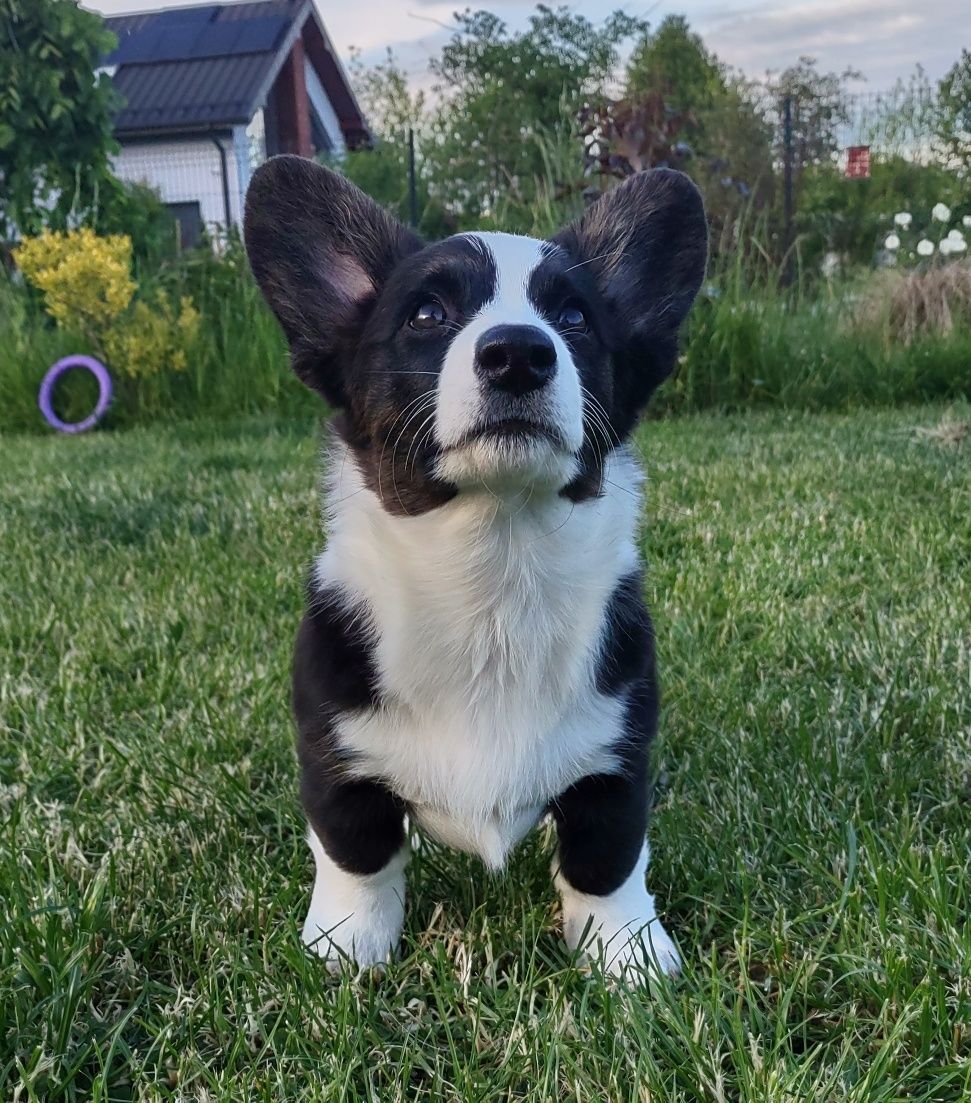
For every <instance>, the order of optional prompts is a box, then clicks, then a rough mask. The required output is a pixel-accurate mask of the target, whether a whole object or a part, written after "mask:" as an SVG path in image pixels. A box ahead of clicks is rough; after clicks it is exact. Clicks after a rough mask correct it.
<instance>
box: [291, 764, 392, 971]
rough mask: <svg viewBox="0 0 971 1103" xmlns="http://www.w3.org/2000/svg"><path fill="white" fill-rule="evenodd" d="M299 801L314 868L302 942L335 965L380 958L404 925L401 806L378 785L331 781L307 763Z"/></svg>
mask: <svg viewBox="0 0 971 1103" xmlns="http://www.w3.org/2000/svg"><path fill="white" fill-rule="evenodd" d="M301 796H302V799H303V804H304V808H305V810H306V812H307V819H308V822H309V825H310V830H309V832H308V841H309V843H310V849H311V850H312V851H313V855H314V861H315V862H316V866H317V876H316V879H315V881H314V889H313V893H312V895H311V898H310V908H309V910H308V912H307V918H306V921H305V923H304V928H303V940H304V942H305V943H306V944H307V945H308V946H310V947H311V948H312V949H314V950H315V952H316V953H318V954H320V956H321V957H324V958H326V959H327V960H328V962H330V963H332V964H333V965H335V966H336V965H338V964H339V962H340V960H341V959H342V957H343V956H346V957H349V958H351V959H352V960H353V961H355V962H356V963H357V964H358V965H374V964H376V963H378V962H382V961H386V960H387V959H388V957H389V955H390V953H391V952H392V951H393V949H394V948H395V946H396V945H397V943H398V938H399V936H400V934H401V925H402V923H403V921H404V907H405V873H404V871H405V864H406V862H407V856H408V848H407V846H406V845H405V829H404V808H403V807H402V805H401V804H400V802H399V801H398V800H397V799H396V798H395V797H394V796H393V795H392V794H391V793H390V792H388V790H387V789H385V788H384V787H383V786H382V785H380V784H378V783H376V782H373V781H356V780H348V781H345V782H339V781H336V782H335V781H334V780H332V779H330V778H328V777H327V776H326V772H325V771H321V769H320V767H319V766H318V765H317V764H315V763H313V762H306V763H305V764H304V768H303V778H302V782H301Z"/></svg>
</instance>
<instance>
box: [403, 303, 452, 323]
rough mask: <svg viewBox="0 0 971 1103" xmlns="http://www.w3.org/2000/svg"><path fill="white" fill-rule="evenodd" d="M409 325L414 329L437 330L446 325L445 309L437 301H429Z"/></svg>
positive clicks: (420, 308) (413, 315) (416, 312)
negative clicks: (438, 327)
mask: <svg viewBox="0 0 971 1103" xmlns="http://www.w3.org/2000/svg"><path fill="white" fill-rule="evenodd" d="M409 325H410V326H411V328H412V329H435V328H436V327H437V326H443V325H445V307H444V306H442V304H441V303H440V302H438V301H437V300H436V299H429V300H428V301H427V302H424V303H422V304H421V306H420V307H419V308H418V309H417V310H416V311H415V313H414V314H412V316H411V321H410V322H409Z"/></svg>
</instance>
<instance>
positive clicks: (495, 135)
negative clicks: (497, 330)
mask: <svg viewBox="0 0 971 1103" xmlns="http://www.w3.org/2000/svg"><path fill="white" fill-rule="evenodd" d="M642 30H643V24H642V23H641V22H639V21H638V20H635V19H632V18H630V17H629V16H626V15H624V14H623V13H621V12H615V13H614V14H613V15H611V16H609V17H608V18H607V19H606V20H605V21H604V22H603V23H602V24H601V25H600V26H595V25H594V24H592V23H591V22H590V21H589V20H588V19H585V18H584V17H583V16H580V15H576V14H575V13H573V12H571V11H570V10H569V9H568V8H562V7H561V8H556V9H553V8H549V7H546V6H544V5H539V6H537V8H536V10H535V12H534V13H533V15H532V16H531V17H530V19H529V24H528V26H527V28H526V29H525V30H523V31H521V32H513V31H510V30H509V28H508V27H507V26H506V24H505V23H503V22H502V20H501V19H499V18H498V17H497V16H495V15H493V14H491V13H490V12H485V11H476V12H471V11H467V12H465V13H463V14H461V15H458V16H456V26H455V30H454V32H453V34H452V37H451V39H450V40H449V41H448V42H447V43H446V44H445V46H444V47H443V48H442V52H441V54H440V56H439V57H438V58H436V59H435V60H434V61H433V62H432V71H433V73H434V74H435V76H436V77H437V78H438V86H437V89H436V91H437V92H438V94H439V95H440V96H441V98H442V103H441V107H440V109H439V111H438V112H437V114H436V119H435V125H434V127H433V131H432V134H431V135H430V140H428V141H426V143H425V147H426V148H425V153H426V157H427V158H428V159H429V161H432V162H433V163H434V164H433V171H434V176H435V180H436V187H437V189H438V190H439V192H440V195H441V198H442V199H443V200H444V201H445V203H446V205H447V206H448V207H449V208H450V209H451V210H452V211H454V212H455V213H456V215H457V216H458V218H459V220H460V223H461V224H462V225H474V224H476V223H481V222H482V221H483V219H484V220H486V221H489V220H496V219H499V218H501V220H502V222H503V223H504V224H505V225H506V226H507V227H509V228H515V229H521V228H528V227H530V226H532V225H534V224H535V222H536V217H537V214H536V208H537V207H538V206H539V207H541V206H543V204H545V203H546V202H548V201H550V200H551V199H552V198H555V193H556V191H557V188H558V186H559V185H560V184H565V183H566V182H567V181H566V180H558V179H557V178H558V177H561V176H564V177H569V176H578V175H579V174H580V171H581V169H582V165H581V156H582V149H581V148H580V146H579V143H573V144H572V149H570V150H567V146H566V144H565V142H564V130H566V131H569V130H571V129H573V128H574V125H575V119H576V116H577V113H578V112H579V110H580V108H581V107H582V106H583V104H584V103H585V102H587V101H588V100H589V99H591V98H596V97H598V96H602V95H603V94H604V92H605V90H606V88H607V85H608V83H609V81H610V80H611V77H612V75H613V73H614V72H615V69H616V66H617V63H618V56H619V47H620V45H621V43H623V42H624V41H625V40H626V39H628V38H630V37H631V36H632V35H634V34H635V33H637V32H639V31H642ZM569 183H570V184H571V185H572V180H570V181H569Z"/></svg>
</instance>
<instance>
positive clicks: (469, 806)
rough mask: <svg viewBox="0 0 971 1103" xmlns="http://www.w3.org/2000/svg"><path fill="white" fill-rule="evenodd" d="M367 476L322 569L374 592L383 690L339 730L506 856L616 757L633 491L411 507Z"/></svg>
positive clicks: (434, 823) (450, 836) (453, 826)
mask: <svg viewBox="0 0 971 1103" xmlns="http://www.w3.org/2000/svg"><path fill="white" fill-rule="evenodd" d="M353 490H354V488H353V487H351V488H349V487H348V486H346V485H344V486H342V487H341V488H340V494H341V495H342V496H343V498H344V500H345V503H346V505H345V507H344V508H343V509H342V511H341V514H340V516H339V524H336V525H335V527H334V529H333V530H332V534H331V540H330V543H329V544H328V547H327V550H326V551H325V552H324V554H323V555H322V556H321V558H320V560H319V561H318V565H317V576H318V579H319V580H320V582H321V583H322V584H325V585H326V584H331V585H333V584H335V583H336V584H338V585H340V586H342V587H344V588H346V590H347V591H348V592H349V593H350V594H352V595H353V596H354V597H355V598H358V599H363V601H364V602H366V606H367V608H368V609H369V611H370V614H371V619H372V621H373V628H374V634H375V639H376V645H375V671H376V675H377V680H378V684H379V695H380V698H381V701H382V704H381V706H380V707H379V708H376V709H372V710H367V711H365V712H361V713H356V714H352V715H347V716H344V717H341V718H340V719H339V721H338V724H337V734H338V738H339V741H340V743H341V745H342V746H343V747H344V748H345V749H346V750H347V751H349V752H351V757H350V761H351V763H352V766H351V769H353V770H354V772H356V773H359V774H360V775H361V776H366V777H376V778H380V779H382V780H383V781H385V782H386V783H387V784H388V785H389V786H390V787H391V788H392V789H393V790H394V792H396V793H397V794H399V795H400V796H401V797H403V798H404V799H405V800H406V801H408V802H409V804H410V805H411V807H412V809H413V813H414V817H415V819H416V820H417V821H418V822H419V824H421V825H422V826H423V827H424V828H425V829H426V830H427V831H428V832H429V834H431V835H432V836H434V837H435V838H437V839H440V840H441V841H442V842H445V843H447V844H449V845H451V846H455V847H458V848H460V849H463V850H468V851H472V852H475V853H478V854H480V855H481V856H482V857H483V859H484V860H486V861H487V862H489V863H490V864H492V865H501V864H502V862H503V861H504V859H505V857H506V855H507V853H508V851H509V850H510V849H511V848H512V847H513V846H515V844H516V843H518V842H519V841H520V839H522V837H523V836H524V835H525V834H526V832H528V831H529V829H530V828H531V827H532V826H533V825H534V824H535V823H536V821H537V819H538V818H539V817H540V816H541V815H542V813H543V811H544V809H545V808H546V806H547V804H548V802H549V801H550V800H551V799H552V798H554V797H555V796H556V795H557V794H559V793H561V792H563V790H564V789H566V788H568V787H569V786H570V785H571V784H573V782H575V781H577V780H579V779H580V778H581V777H583V776H585V775H587V774H590V773H595V772H599V771H603V770H610V769H612V768H614V765H615V761H614V756H613V754H612V752H611V747H612V746H613V745H614V744H615V743H616V742H617V740H618V738H619V737H620V736H621V734H622V731H623V703H622V702H621V701H620V700H618V699H617V698H615V697H610V696H606V695H603V694H601V693H599V692H598V691H597V689H596V664H597V660H598V656H599V645H600V639H601V635H602V628H603V622H604V611H605V608H606V604H607V602H608V600H609V598H610V595H611V593H612V592H613V589H614V587H615V586H616V584H617V581H618V579H619V578H621V577H623V576H624V575H625V574H627V573H628V572H629V571H630V570H632V569H633V568H634V567H635V565H636V561H637V560H636V551H635V548H634V545H633V541H632V539H631V531H632V529H633V523H634V517H633V510H632V509H631V505H630V501H628V500H624V499H630V500H632V501H635V502H636V498H635V496H634V493H633V490H631V491H629V492H628V493H627V494H626V495H625V494H618V495H617V496H616V498H605V499H600V500H597V501H594V502H590V503H584V504H583V505H581V506H577V507H576V508H574V507H572V506H571V505H570V503H566V502H563V501H562V500H559V501H554V502H552V503H549V504H548V505H547V506H545V507H542V508H541V507H533V508H531V506H530V503H529V502H528V501H527V502H526V503H525V504H523V503H513V504H512V505H509V504H503V506H502V508H499V506H498V505H497V500H496V499H495V498H493V497H492V496H491V495H489V494H486V493H483V494H482V495H481V496H480V497H470V498H466V499H463V500H460V501H456V502H454V503H450V504H449V505H447V506H445V507H443V508H441V509H439V510H435V511H433V512H432V513H430V514H426V515H422V516H420V517H414V518H400V517H397V518H388V517H387V515H386V514H385V513H384V511H383V510H381V508H380V506H379V505H378V504H377V502H376V501H374V502H373V503H371V502H369V499H370V498H371V495H370V494H369V492H368V491H367V490H364V491H361V492H359V493H357V494H355V495H354V496H353V497H350V498H348V494H349V493H353ZM352 502H353V503H357V504H356V505H355V508H354V509H353V510H351V509H348V508H347V507H349V506H350V505H351V503H352Z"/></svg>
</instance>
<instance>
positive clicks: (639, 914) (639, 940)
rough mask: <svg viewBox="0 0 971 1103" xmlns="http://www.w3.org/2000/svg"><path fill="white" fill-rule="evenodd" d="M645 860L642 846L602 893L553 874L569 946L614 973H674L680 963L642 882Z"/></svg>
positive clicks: (646, 862)
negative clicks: (623, 874)
mask: <svg viewBox="0 0 971 1103" xmlns="http://www.w3.org/2000/svg"><path fill="white" fill-rule="evenodd" d="M647 864H648V851H647V848H646V847H645V848H644V851H643V853H642V854H641V856H640V858H639V860H638V862H637V865H636V866H635V868H634V870H633V872H632V873H631V875H630V876H629V877H628V879H627V880H626V881H625V882H624V884H622V885H621V886H620V887H619V888H618V889H617V890H616V891H614V892H612V893H609V894H607V895H606V896H593V895H591V894H589V893H583V892H578V891H577V890H576V889H574V888H573V887H572V886H571V885H570V884H569V882H568V881H567V880H566V879H565V878H564V877H563V876H562V874H559V873H558V874H557V875H556V884H557V888H558V889H559V891H560V897H561V899H562V902H563V937H564V939H565V940H566V944H567V946H569V947H570V949H571V950H576V949H580V950H582V951H583V953H584V955H585V956H586V957H587V958H588V959H591V960H592V961H594V962H596V963H598V964H599V965H600V966H601V967H602V968H603V969H604V971H605V972H607V973H609V974H610V975H612V976H621V975H623V974H625V973H640V974H641V975H643V976H646V977H651V976H658V975H659V974H661V973H664V974H666V975H668V976H673V975H674V974H675V973H677V972H678V970H679V969H680V968H681V957H680V955H679V953H678V949H677V947H676V946H675V944H674V942H673V940H672V939H671V936H670V935H669V934H668V933H667V931H666V930H665V929H664V927H663V926H662V925H661V921H660V920H659V919H658V918H657V915H656V913H655V910H654V897H653V896H652V895H651V894H650V893H649V892H648V891H647V889H646V888H645V886H644V879H645V874H646V873H647Z"/></svg>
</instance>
